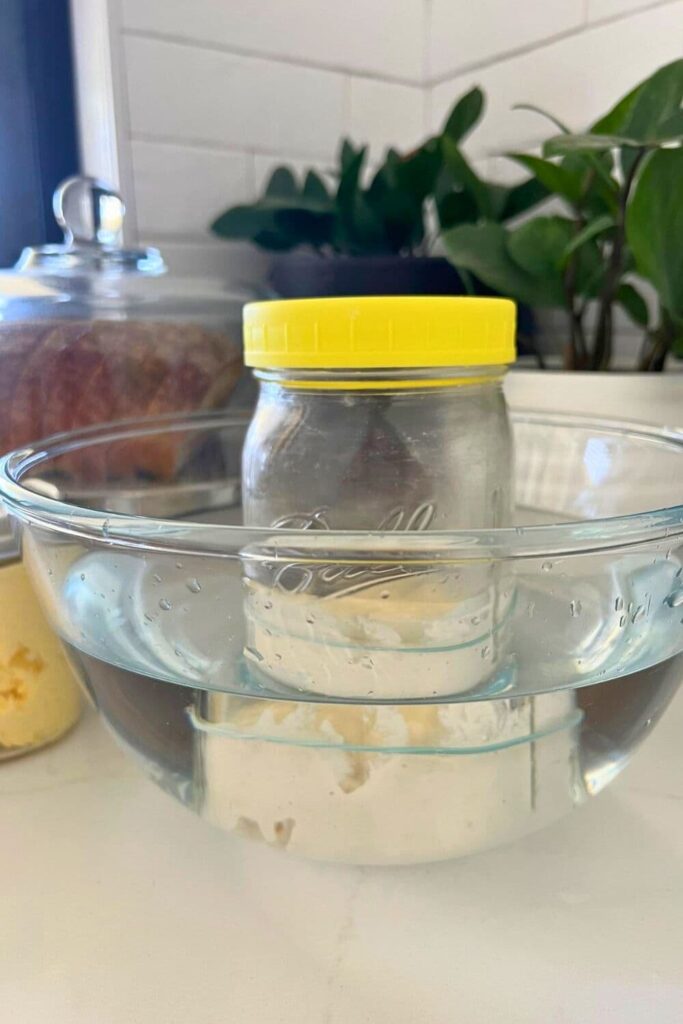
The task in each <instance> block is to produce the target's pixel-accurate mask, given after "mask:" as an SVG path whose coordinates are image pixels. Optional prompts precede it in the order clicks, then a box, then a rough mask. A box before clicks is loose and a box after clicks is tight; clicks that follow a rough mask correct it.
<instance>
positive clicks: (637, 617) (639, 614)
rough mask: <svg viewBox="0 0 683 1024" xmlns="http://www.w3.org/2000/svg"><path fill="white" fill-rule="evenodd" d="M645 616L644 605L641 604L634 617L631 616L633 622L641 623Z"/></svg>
mask: <svg viewBox="0 0 683 1024" xmlns="http://www.w3.org/2000/svg"><path fill="white" fill-rule="evenodd" d="M644 614H645V609H644V608H643V606H642V604H639V605H638V607H637V608H636V610H635V611H634V613H633V615H632V616H631V622H633V623H635V622H639V621H640V620H641V619H642V617H643V615H644Z"/></svg>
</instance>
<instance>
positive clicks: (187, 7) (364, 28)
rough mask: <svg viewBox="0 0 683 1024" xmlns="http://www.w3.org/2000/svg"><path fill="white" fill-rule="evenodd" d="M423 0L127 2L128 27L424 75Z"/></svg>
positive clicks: (412, 77) (328, 63)
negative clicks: (256, 2) (359, 0)
mask: <svg viewBox="0 0 683 1024" xmlns="http://www.w3.org/2000/svg"><path fill="white" fill-rule="evenodd" d="M423 18H424V3H423V0H400V4H399V3H398V0H363V2H362V3H360V2H358V0H347V2H346V3H343V2H340V0H259V2H258V4H255V3H245V2H244V0H242V2H239V0H193V2H192V3H191V2H190V0H123V22H124V27H125V28H127V29H133V30H138V31H149V32H158V33H166V34H169V35H174V36H178V37H180V38H183V39H188V40H195V41H198V42H205V43H208V44H211V45H212V46H223V47H226V48H228V49H229V48H231V47H232V48H234V49H237V50H241V49H242V50H247V51H250V52H254V53H259V54H264V55H266V56H272V57H281V58H287V59H290V60H294V61H301V62H302V63H306V62H309V63H312V64H315V65H318V66H325V67H335V68H342V69H348V70H354V71H366V72H370V73H371V74H377V75H387V76H391V77H396V78H403V79H406V80H408V81H418V80H419V79H420V78H421V75H422V32H423Z"/></svg>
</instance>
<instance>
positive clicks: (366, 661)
mask: <svg viewBox="0 0 683 1024" xmlns="http://www.w3.org/2000/svg"><path fill="white" fill-rule="evenodd" d="M360 663H361V665H362V666H363V668H374V667H375V663H374V661H373V660H372V658H361V659H360Z"/></svg>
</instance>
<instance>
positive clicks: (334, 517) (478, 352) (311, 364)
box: [242, 296, 515, 698]
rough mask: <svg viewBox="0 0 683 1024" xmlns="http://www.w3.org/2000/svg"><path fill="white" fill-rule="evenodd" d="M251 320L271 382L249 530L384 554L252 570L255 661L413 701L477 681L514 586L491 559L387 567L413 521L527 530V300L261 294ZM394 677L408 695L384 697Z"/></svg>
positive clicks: (251, 335) (246, 494) (255, 441)
mask: <svg viewBox="0 0 683 1024" xmlns="http://www.w3.org/2000/svg"><path fill="white" fill-rule="evenodd" d="M244 329H245V360H246V362H247V364H248V365H250V366H252V367H253V368H254V371H255V374H256V376H257V378H258V380H259V383H260V394H259V399H258V402H257V406H256V410H255V414H254V418H253V420H252V422H251V425H250V428H249V431H248V434H247V438H246V442H245V448H244V453H243V463H242V487H243V508H244V520H245V525H248V526H260V527H270V528H275V529H287V528H293V529H299V530H301V529H308V530H316V531H319V530H331V531H340V530H341V531H346V530H361V531H372V532H373V533H376V535H377V545H378V559H377V562H373V563H368V564H367V565H360V566H359V565H357V564H352V565H343V564H340V565H331V566H328V567H326V568H325V570H324V571H323V572H317V573H314V572H311V570H310V568H309V567H308V565H307V563H306V559H305V558H298V559H293V560H292V562H291V563H290V564H288V565H286V566H285V567H284V569H283V568H282V566H280V568H278V570H277V572H276V573H275V574H274V575H273V576H271V575H270V574H269V569H268V567H267V566H264V567H263V568H261V569H260V570H259V571H258V573H256V572H254V571H252V572H251V573H250V574H247V581H246V586H247V588H248V597H247V603H248V608H249V616H248V618H249V621H250V623H251V629H250V644H249V647H248V649H247V657H248V658H252V659H255V660H256V662H257V663H258V665H259V670H260V671H266V672H267V673H268V674H269V675H270V676H271V677H274V678H276V679H277V680H279V681H280V682H284V683H285V684H286V685H289V686H292V685H293V686H295V687H296V688H297V689H299V690H310V691H314V692H318V693H322V694H328V695H329V694H334V695H342V696H344V695H346V696H354V697H358V696H380V697H381V696H387V697H389V696H390V697H393V698H396V697H401V696H402V695H404V694H407V693H409V692H410V691H411V689H414V680H415V673H421V672H424V678H425V695H428V696H433V695H438V694H448V693H453V692H463V691H467V690H470V689H471V688H472V687H473V686H476V685H477V684H479V683H480V681H481V680H482V678H484V677H485V676H486V675H488V674H490V672H491V671H492V669H493V668H494V667H495V666H496V665H497V662H498V660H499V653H500V649H501V642H502V636H503V625H504V621H505V617H506V614H507V611H508V610H509V607H510V602H511V599H512V588H511V587H508V586H507V585H506V584H505V581H504V580H502V579H501V578H498V577H499V575H500V574H499V572H498V570H496V578H494V576H493V575H492V573H493V570H492V569H490V568H486V569H483V568H481V567H480V566H478V565H477V564H476V563H475V564H474V565H468V566H465V565H455V564H449V563H447V564H444V567H443V572H439V573H438V574H435V573H434V572H432V571H430V572H428V573H426V572H423V571H422V570H421V569H420V568H419V566H418V567H416V566H415V565H414V564H413V565H412V566H411V567H410V568H409V569H408V568H403V567H400V566H399V567H398V568H397V566H396V565H395V564H393V565H392V566H390V567H387V566H385V565H384V564H383V562H382V559H381V558H380V557H379V552H380V551H381V544H382V537H383V536H385V535H386V534H389V533H390V534H394V533H395V532H396V531H408V532H410V533H415V532H423V531H435V530H436V531H438V530H454V529H456V530H460V529H461V530H467V529H480V530H481V529H486V528H488V527H490V528H494V527H501V526H506V525H509V524H510V523H511V516H512V477H513V450H512V441H511V432H510V426H509V422H508V414H507V408H506V403H505V398H504V394H503V387H502V385H503V378H504V375H505V372H506V370H507V367H508V365H509V364H510V363H511V362H512V361H513V359H514V355H515V350H514V335H515V307H514V304H513V303H512V302H510V301H508V300H505V299H489V298H459V297H458V298H455V297H419V298H418V297H415V298H414V297H393V296H392V297H377V298H374V297H373V298H365V297H363V298H349V299H321V300H317V299H315V300H314V299H310V300H306V299H304V300H294V301H289V302H268V303H255V304H251V305H249V306H247V307H246V309H245V327H244ZM361 641H362V642H361ZM369 650H370V653H369ZM435 651H438V652H439V653H440V656H439V657H438V658H434V657H433V656H432V655H433V654H434V653H435ZM372 652H374V653H372ZM399 656H400V664H399V662H398V660H397V659H398V658H399ZM387 659H389V661H392V659H393V661H392V664H393V662H396V664H395V666H394V668H391V666H389V665H388V660H387ZM427 666H428V667H427ZM380 668H381V669H382V671H379V669H380ZM373 669H375V670H376V671H373ZM389 669H390V670H389ZM394 669H395V670H394ZM380 677H381V679H382V680H383V683H382V686H383V688H384V689H385V690H386V689H387V687H389V689H390V691H391V692H387V693H384V692H382V693H377V686H376V683H377V679H378V678H380Z"/></svg>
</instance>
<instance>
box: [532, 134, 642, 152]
mask: <svg viewBox="0 0 683 1024" xmlns="http://www.w3.org/2000/svg"><path fill="white" fill-rule="evenodd" d="M641 145H642V143H641V142H639V141H638V140H637V139H633V138H627V137H626V136H625V135H593V134H591V133H590V132H586V133H585V134H578V135H554V136H553V137H552V138H551V139H548V140H547V142H545V143H544V145H543V154H544V156H564V154H565V153H590V152H598V153H604V152H605V151H606V150H610V149H621V148H622V147H624V146H632V147H634V148H636V149H637V148H638V147H639V146H641Z"/></svg>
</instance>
